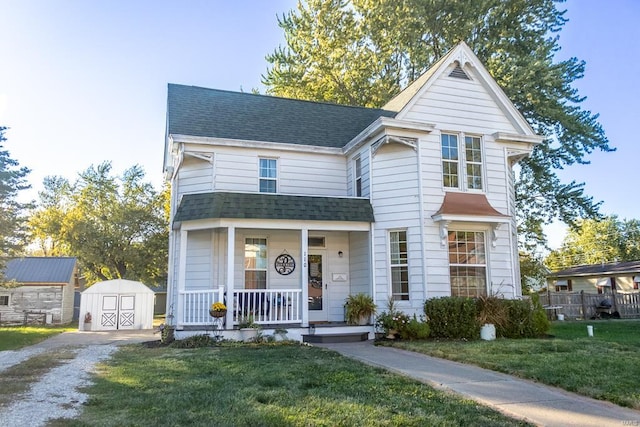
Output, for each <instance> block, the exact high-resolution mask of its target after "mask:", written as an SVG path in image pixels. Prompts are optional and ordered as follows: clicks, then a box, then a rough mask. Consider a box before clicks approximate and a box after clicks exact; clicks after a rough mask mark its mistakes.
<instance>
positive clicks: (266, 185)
mask: <svg viewBox="0 0 640 427" xmlns="http://www.w3.org/2000/svg"><path fill="white" fill-rule="evenodd" d="M277 188H278V162H277V161H276V159H260V192H261V193H275V192H277Z"/></svg>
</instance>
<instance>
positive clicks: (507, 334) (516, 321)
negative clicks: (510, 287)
mask: <svg viewBox="0 0 640 427" xmlns="http://www.w3.org/2000/svg"><path fill="white" fill-rule="evenodd" d="M424 309H425V314H426V315H427V318H428V319H429V322H428V323H429V326H430V328H431V337H433V338H449V339H477V338H478V337H479V336H480V327H481V326H482V325H483V324H485V323H491V324H494V325H495V327H496V335H497V336H498V337H502V338H535V337H540V336H544V335H545V334H546V333H547V332H548V331H549V328H550V327H551V323H550V322H549V320H547V316H546V314H545V312H544V309H543V308H542V306H541V305H540V302H539V300H537V298H535V297H534V298H533V299H532V300H508V299H504V298H498V297H495V296H491V297H483V298H462V297H442V298H434V299H430V300H427V301H426V302H425V305H424Z"/></svg>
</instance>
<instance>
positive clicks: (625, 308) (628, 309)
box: [540, 291, 640, 319]
mask: <svg viewBox="0 0 640 427" xmlns="http://www.w3.org/2000/svg"><path fill="white" fill-rule="evenodd" d="M604 300H608V301H609V302H610V303H611V309H610V310H609V311H610V313H607V314H614V313H618V314H619V315H620V317H621V318H623V319H624V318H627V319H631V318H640V292H619V291H614V292H613V293H610V294H609V293H607V294H595V293H594V294H591V293H586V292H584V291H580V292H547V293H545V294H540V303H542V305H543V306H545V307H561V308H558V309H557V312H558V313H562V314H564V316H565V318H569V319H591V318H593V317H596V316H597V315H598V314H600V313H602V309H598V307H601V303H602V302H603V301H604ZM599 312H600V313H599ZM615 317H617V316H615Z"/></svg>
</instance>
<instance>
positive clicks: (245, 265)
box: [242, 236, 269, 289]
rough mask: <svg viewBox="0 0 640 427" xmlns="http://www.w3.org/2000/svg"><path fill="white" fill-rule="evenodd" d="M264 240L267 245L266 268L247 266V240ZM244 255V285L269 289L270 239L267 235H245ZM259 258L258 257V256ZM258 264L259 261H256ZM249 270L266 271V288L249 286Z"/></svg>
mask: <svg viewBox="0 0 640 427" xmlns="http://www.w3.org/2000/svg"><path fill="white" fill-rule="evenodd" d="M250 239H251V240H264V247H265V257H264V259H265V266H264V268H257V266H256V268H247V244H248V243H247V240H250ZM243 249H244V256H243V259H242V266H243V276H244V277H243V285H244V289H268V288H269V240H268V239H267V237H264V236H245V237H244V248H243ZM256 259H257V257H256ZM256 265H257V262H256ZM248 271H252V272H258V271H263V272H264V273H265V277H264V288H259V287H257V288H248V287H247V272H248Z"/></svg>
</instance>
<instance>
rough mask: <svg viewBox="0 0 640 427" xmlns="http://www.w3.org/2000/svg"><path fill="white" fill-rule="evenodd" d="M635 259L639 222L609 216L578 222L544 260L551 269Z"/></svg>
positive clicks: (638, 255) (638, 254)
mask: <svg viewBox="0 0 640 427" xmlns="http://www.w3.org/2000/svg"><path fill="white" fill-rule="evenodd" d="M637 260H640V222H639V221H638V220H635V219H632V220H626V219H625V220H622V221H620V220H619V219H618V217H617V216H615V215H612V216H609V217H606V218H604V219H602V220H593V219H585V220H581V221H578V222H577V223H576V225H575V226H574V227H572V228H570V229H569V231H568V233H567V236H566V237H565V238H564V241H563V242H562V245H561V246H560V248H559V249H558V250H555V251H552V252H551V253H550V254H549V256H548V257H547V259H546V260H545V263H546V264H547V265H548V266H549V268H551V269H552V270H562V269H565V268H568V267H572V266H575V265H588V264H600V263H607V262H616V261H637Z"/></svg>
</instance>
